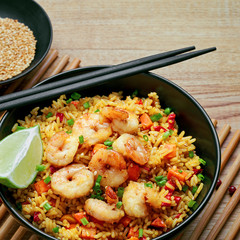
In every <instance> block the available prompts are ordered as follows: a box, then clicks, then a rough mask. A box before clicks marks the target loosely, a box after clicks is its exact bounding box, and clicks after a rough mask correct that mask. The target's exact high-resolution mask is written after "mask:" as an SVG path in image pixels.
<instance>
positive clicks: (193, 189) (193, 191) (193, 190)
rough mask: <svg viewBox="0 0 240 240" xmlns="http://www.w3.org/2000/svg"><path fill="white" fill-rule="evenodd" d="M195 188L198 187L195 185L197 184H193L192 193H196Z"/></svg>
mask: <svg viewBox="0 0 240 240" xmlns="http://www.w3.org/2000/svg"><path fill="white" fill-rule="evenodd" d="M197 189H198V187H197V186H193V188H192V194H195V193H196V191H197Z"/></svg>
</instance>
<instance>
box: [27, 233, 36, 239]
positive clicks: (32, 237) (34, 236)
mask: <svg viewBox="0 0 240 240" xmlns="http://www.w3.org/2000/svg"><path fill="white" fill-rule="evenodd" d="M28 240H38V237H37V236H36V235H35V234H34V235H32V236H31V237H30V238H29V239H28Z"/></svg>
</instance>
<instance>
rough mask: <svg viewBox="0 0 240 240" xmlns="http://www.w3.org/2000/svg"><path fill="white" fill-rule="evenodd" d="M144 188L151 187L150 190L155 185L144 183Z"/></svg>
mask: <svg viewBox="0 0 240 240" xmlns="http://www.w3.org/2000/svg"><path fill="white" fill-rule="evenodd" d="M144 186H145V187H150V188H153V185H152V183H144Z"/></svg>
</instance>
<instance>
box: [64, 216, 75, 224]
mask: <svg viewBox="0 0 240 240" xmlns="http://www.w3.org/2000/svg"><path fill="white" fill-rule="evenodd" d="M60 220H61V221H63V220H67V221H68V222H69V223H70V224H71V223H77V220H76V219H75V218H74V217H73V216H72V215H71V214H65V215H63V216H62V217H61V219H60Z"/></svg>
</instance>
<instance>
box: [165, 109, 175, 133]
mask: <svg viewBox="0 0 240 240" xmlns="http://www.w3.org/2000/svg"><path fill="white" fill-rule="evenodd" d="M175 117H176V114H175V113H171V114H169V115H168V119H167V122H168V129H172V130H174V123H175Z"/></svg>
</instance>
